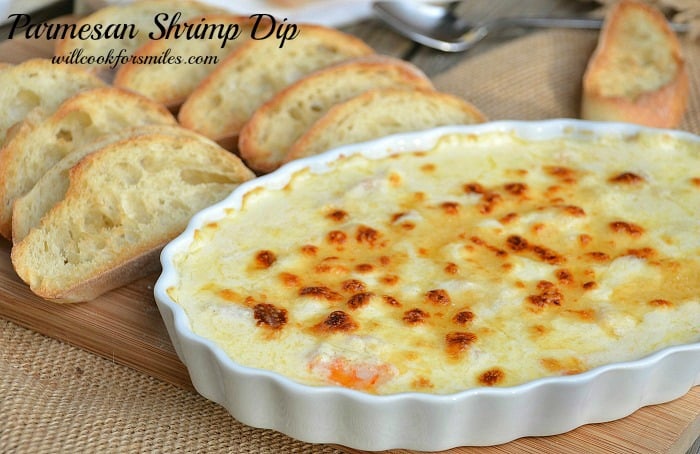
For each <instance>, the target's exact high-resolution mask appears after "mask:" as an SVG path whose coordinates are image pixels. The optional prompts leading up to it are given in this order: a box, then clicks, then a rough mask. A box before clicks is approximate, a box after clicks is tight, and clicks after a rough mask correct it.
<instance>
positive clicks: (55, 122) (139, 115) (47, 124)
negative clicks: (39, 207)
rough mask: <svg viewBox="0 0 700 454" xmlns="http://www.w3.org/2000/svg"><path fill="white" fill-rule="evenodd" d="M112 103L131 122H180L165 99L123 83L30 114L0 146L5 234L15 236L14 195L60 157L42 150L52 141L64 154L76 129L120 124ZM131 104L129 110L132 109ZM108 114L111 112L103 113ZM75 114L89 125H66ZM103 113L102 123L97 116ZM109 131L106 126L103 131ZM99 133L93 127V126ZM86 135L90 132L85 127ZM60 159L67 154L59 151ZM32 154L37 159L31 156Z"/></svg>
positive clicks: (0, 224)
mask: <svg viewBox="0 0 700 454" xmlns="http://www.w3.org/2000/svg"><path fill="white" fill-rule="evenodd" d="M110 109H116V110H121V109H124V115H125V116H127V117H128V118H126V119H125V121H128V122H129V125H131V126H137V125H141V124H161V125H175V124H176V120H175V117H173V115H172V114H171V113H170V112H169V111H168V110H167V109H166V108H165V107H163V106H162V105H160V104H157V103H155V102H153V101H150V100H148V99H147V98H145V97H143V96H141V95H138V94H137V93H133V92H130V91H127V90H124V89H121V88H115V87H100V88H96V89H92V90H86V91H83V92H80V93H78V94H76V95H73V96H71V97H69V98H68V99H66V100H65V101H64V102H63V103H62V104H61V105H60V106H59V107H58V108H57V109H56V111H54V112H53V114H52V115H50V116H45V115H43V114H42V115H38V118H35V116H34V115H30V116H29V117H28V118H27V120H26V121H25V122H23V127H22V128H20V129H19V130H18V131H15V133H14V135H13V137H12V139H11V140H9V141H8V142H7V143H6V145H5V147H3V148H2V149H1V150H0V235H2V236H3V237H5V238H8V239H10V238H12V205H13V203H14V201H15V200H17V199H18V198H19V197H21V196H23V195H24V194H26V193H27V192H28V191H29V190H30V189H31V187H32V186H33V185H34V183H36V181H37V180H38V179H39V178H40V177H41V174H43V173H44V172H45V171H46V170H48V169H49V168H50V167H51V165H52V164H54V163H55V158H54V157H50V156H46V155H45V156H44V157H41V156H37V153H39V152H41V151H42V150H47V149H48V148H49V147H51V150H52V153H53V154H62V153H65V152H67V150H70V149H71V148H73V147H74V146H75V145H76V142H78V136H73V135H72V134H71V132H76V131H73V130H74V129H76V128H77V129H79V131H77V132H78V133H80V134H82V132H83V130H86V129H87V128H88V126H89V127H91V128H93V130H94V129H97V128H100V127H108V128H109V129H111V130H114V129H120V128H122V127H123V125H120V124H118V123H116V121H115V119H114V118H113V117H112V116H110V115H111V113H109V112H110ZM127 109H129V111H128V112H127ZM101 115H106V116H108V117H109V118H99V117H100V116H101ZM71 116H86V117H87V118H88V119H89V122H90V124H89V125H84V126H83V125H80V124H78V125H74V126H73V127H72V128H69V127H67V123H69V122H70V121H71V120H70V118H71ZM98 118H99V120H100V121H99V125H97V124H95V122H96V121H97V120H98ZM64 126H66V127H65V132H66V133H67V134H70V135H71V136H70V140H71V142H70V143H65V142H64V141H63V138H62V137H56V135H57V134H58V135H60V134H61V133H62V132H64V131H63V130H64ZM101 132H105V131H101ZM93 134H94V131H93ZM86 136H88V137H89V135H88V134H87V133H86ZM57 157H58V158H59V159H60V158H61V157H62V156H57ZM30 158H33V159H30ZM39 160H42V162H41V168H34V167H31V164H30V163H31V162H34V161H39Z"/></svg>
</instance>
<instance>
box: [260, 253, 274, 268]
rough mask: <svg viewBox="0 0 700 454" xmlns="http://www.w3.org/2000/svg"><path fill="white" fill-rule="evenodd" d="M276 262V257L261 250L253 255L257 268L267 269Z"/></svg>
mask: <svg viewBox="0 0 700 454" xmlns="http://www.w3.org/2000/svg"><path fill="white" fill-rule="evenodd" d="M276 261H277V257H276V256H275V254H274V252H272V251H267V250H263V251H258V253H257V254H255V264H256V266H257V267H258V268H261V269H267V268H269V267H271V266H272V264H273V263H275V262H276Z"/></svg>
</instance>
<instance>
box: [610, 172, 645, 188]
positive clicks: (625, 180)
mask: <svg viewBox="0 0 700 454" xmlns="http://www.w3.org/2000/svg"><path fill="white" fill-rule="evenodd" d="M608 181H609V182H610V183H615V184H626V185H630V186H631V185H637V184H641V183H643V182H644V178H642V177H640V176H639V175H637V174H635V173H632V172H623V173H621V174H619V175H615V176H613V177H610V179H609V180H608Z"/></svg>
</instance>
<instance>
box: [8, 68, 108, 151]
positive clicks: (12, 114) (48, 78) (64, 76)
mask: <svg viewBox="0 0 700 454" xmlns="http://www.w3.org/2000/svg"><path fill="white" fill-rule="evenodd" d="M104 85H105V83H104V82H103V81H102V80H101V79H99V78H98V77H96V76H93V75H91V74H89V73H87V72H85V71H82V70H80V69H78V68H73V67H70V66H67V65H55V64H53V63H51V60H47V59H42V58H36V59H31V60H27V61H25V62H22V63H20V64H17V65H13V66H9V67H6V68H5V69H4V70H2V71H0V87H2V88H1V89H0V105H1V106H2V109H1V110H0V146H1V145H3V144H4V142H5V141H6V138H7V136H8V135H10V136H12V135H14V134H16V133H17V132H18V131H19V130H20V129H21V126H20V125H21V123H22V121H23V120H24V119H25V118H26V117H27V115H28V114H29V113H30V112H31V111H35V117H34V118H35V120H37V119H39V118H41V117H44V116H47V115H49V114H50V113H51V112H53V110H54V109H56V107H58V105H59V104H61V103H62V102H63V101H65V100H66V99H68V98H70V97H71V96H73V95H74V94H76V93H79V92H81V91H84V90H89V89H91V88H96V87H102V86H104ZM27 126H29V125H27Z"/></svg>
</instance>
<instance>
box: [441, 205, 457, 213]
mask: <svg viewBox="0 0 700 454" xmlns="http://www.w3.org/2000/svg"><path fill="white" fill-rule="evenodd" d="M440 207H441V208H442V211H444V212H445V214H448V215H456V214H459V203H457V202H443V203H442V204H441V205H440Z"/></svg>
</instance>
